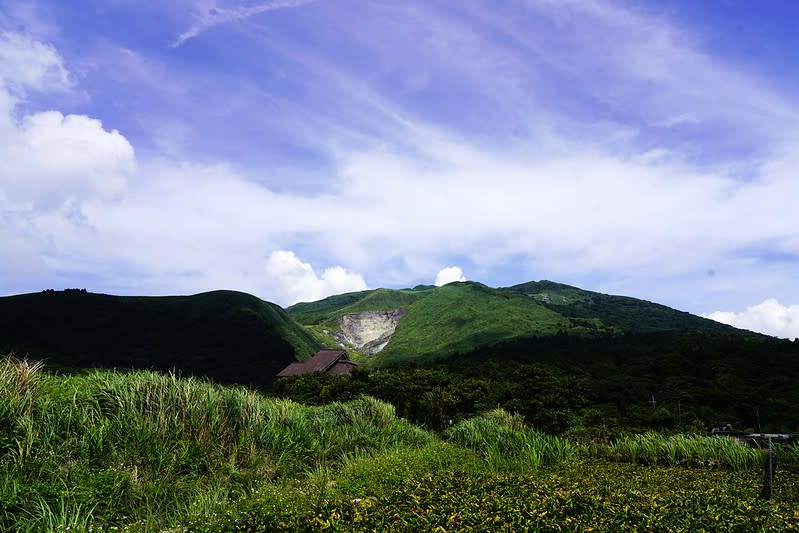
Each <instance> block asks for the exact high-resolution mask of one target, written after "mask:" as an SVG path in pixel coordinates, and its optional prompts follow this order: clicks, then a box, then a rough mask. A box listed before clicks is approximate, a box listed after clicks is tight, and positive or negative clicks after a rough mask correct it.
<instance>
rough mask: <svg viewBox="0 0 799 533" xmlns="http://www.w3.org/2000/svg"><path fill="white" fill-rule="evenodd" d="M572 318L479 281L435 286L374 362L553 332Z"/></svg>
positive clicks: (423, 356)
mask: <svg viewBox="0 0 799 533" xmlns="http://www.w3.org/2000/svg"><path fill="white" fill-rule="evenodd" d="M567 326H568V321H567V320H565V319H564V318H563V317H562V316H560V315H558V314H557V313H554V312H552V311H550V310H549V309H547V308H545V307H543V306H541V305H538V304H537V303H535V302H532V301H530V299H529V298H525V297H524V296H521V295H516V294H508V293H506V292H504V291H501V290H498V289H491V288H489V287H486V286H485V285H481V284H479V283H453V284H450V285H445V286H443V287H439V288H437V289H435V291H433V292H432V293H431V294H430V295H429V296H427V297H426V298H422V299H420V300H418V301H417V302H416V303H415V304H414V305H411V306H409V307H408V308H407V310H406V314H405V317H404V318H403V319H402V320H401V321H400V323H399V325H398V326H397V330H396V332H395V333H394V335H393V336H392V337H391V341H390V342H389V344H388V346H387V347H386V348H385V349H384V350H383V351H382V352H380V354H379V355H378V356H375V357H374V359H372V360H370V361H369V363H370V364H371V365H377V366H384V365H389V364H393V363H404V362H410V361H423V360H429V359H433V358H440V357H441V356H443V355H447V354H453V353H457V352H465V351H469V350H472V349H474V348H476V347H479V346H485V345H491V344H495V343H497V342H499V341H502V340H506V339H510V338H514V337H518V336H522V335H529V334H531V333H532V332H535V333H537V334H540V335H548V334H553V333H555V332H557V331H558V330H560V329H562V328H565V327H567Z"/></svg>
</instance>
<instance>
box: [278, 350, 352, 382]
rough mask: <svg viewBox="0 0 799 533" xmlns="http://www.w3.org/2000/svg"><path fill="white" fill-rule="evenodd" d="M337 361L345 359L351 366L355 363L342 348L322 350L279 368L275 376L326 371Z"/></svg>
mask: <svg viewBox="0 0 799 533" xmlns="http://www.w3.org/2000/svg"><path fill="white" fill-rule="evenodd" d="M339 361H346V362H347V363H349V364H351V365H353V366H354V365H355V363H353V362H352V361H350V360H349V357H347V352H345V351H344V350H322V351H320V352H317V353H316V355H314V356H313V357H311V358H310V359H308V360H307V361H304V362H302V363H291V364H290V365H289V366H287V367H286V368H284V369H283V370H281V371H280V373H278V375H277V377H279V378H282V377H286V376H298V375H300V374H307V373H308V372H327V371H328V370H329V369H330V368H331V367H332V366H333V365H335V364H336V363H337V362H339Z"/></svg>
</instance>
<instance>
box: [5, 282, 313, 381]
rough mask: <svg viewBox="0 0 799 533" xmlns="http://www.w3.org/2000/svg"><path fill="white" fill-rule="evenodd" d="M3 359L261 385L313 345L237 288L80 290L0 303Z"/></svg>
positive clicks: (281, 314)
mask: <svg viewBox="0 0 799 533" xmlns="http://www.w3.org/2000/svg"><path fill="white" fill-rule="evenodd" d="M0 317H3V318H2V320H0V353H8V352H15V353H16V354H17V355H18V356H29V357H30V358H32V359H41V360H44V361H45V362H46V363H47V365H48V366H49V367H51V368H56V369H57V368H62V369H65V370H71V369H78V368H88V367H100V368H110V367H118V368H136V369H155V370H163V371H167V370H172V369H177V370H179V371H181V372H182V373H184V374H191V375H197V376H207V377H211V378H213V379H215V380H217V381H220V382H227V383H241V384H246V385H252V386H255V387H266V386H268V385H269V384H270V383H271V382H272V381H273V380H274V376H275V374H276V373H277V372H279V371H280V370H281V369H282V368H284V367H285V366H286V365H288V364H289V363H290V362H291V361H294V360H295V359H297V358H299V359H305V358H307V357H309V356H310V355H312V354H313V353H314V352H315V351H316V350H317V349H318V348H319V345H318V344H317V342H316V341H314V339H313V338H312V337H311V336H310V335H309V334H308V333H307V332H306V331H305V330H304V329H303V328H302V327H300V326H299V325H298V324H297V323H296V322H294V320H292V319H291V318H290V317H289V316H288V315H287V314H286V313H285V311H284V310H283V309H282V308H280V307H279V306H277V305H275V304H272V303H269V302H265V301H263V300H260V299H258V298H256V297H255V296H251V295H249V294H244V293H240V292H233V291H214V292H208V293H203V294H197V295H194V296H167V297H127V296H110V295H106V294H93V293H87V292H85V291H80V290H66V291H58V292H56V291H44V292H42V293H35V294H23V295H19V296H9V297H2V298H0Z"/></svg>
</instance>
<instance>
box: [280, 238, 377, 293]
mask: <svg viewBox="0 0 799 533" xmlns="http://www.w3.org/2000/svg"><path fill="white" fill-rule="evenodd" d="M266 273H267V275H268V276H270V277H271V280H272V281H271V283H270V282H267V283H270V284H271V285H272V291H273V292H272V293H271V294H272V295H273V296H272V298H274V299H275V301H277V302H279V303H281V304H283V305H291V304H294V303H297V302H311V301H315V300H320V299H322V298H325V297H327V296H330V295H332V294H341V293H344V292H352V291H361V290H365V289H366V288H367V287H366V282H365V281H364V279H363V276H361V275H360V274H357V273H355V272H350V271H348V270H346V269H344V268H343V267H340V266H334V267H330V268H327V269H325V271H324V272H323V273H322V275H321V276H319V275H317V274H316V272H315V271H314V269H313V267H312V266H311V265H309V264H308V263H303V262H302V261H300V259H299V258H298V257H297V256H296V255H294V252H290V251H284V250H280V251H276V252H273V253H272V254H271V255H270V256H269V259H267V261H266Z"/></svg>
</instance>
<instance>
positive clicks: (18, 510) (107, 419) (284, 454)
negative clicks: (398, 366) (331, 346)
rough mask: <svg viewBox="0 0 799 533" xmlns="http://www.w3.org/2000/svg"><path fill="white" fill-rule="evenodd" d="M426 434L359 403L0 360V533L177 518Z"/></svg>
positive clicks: (370, 402) (382, 408) (414, 442)
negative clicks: (58, 372) (52, 371)
mask: <svg viewBox="0 0 799 533" xmlns="http://www.w3.org/2000/svg"><path fill="white" fill-rule="evenodd" d="M432 441H433V436H432V435H430V434H429V433H427V432H425V431H423V430H421V429H419V428H417V427H414V426H411V425H410V424H408V423H406V422H403V421H401V420H399V419H397V418H396V417H395V416H394V410H393V407H392V406H391V405H389V404H386V403H382V402H379V401H377V400H374V399H372V398H368V397H364V398H360V399H357V400H354V401H351V402H348V403H346V404H342V403H335V402H334V403H331V404H329V405H326V406H323V407H306V406H302V405H299V404H296V403H294V402H291V401H286V400H275V399H270V398H266V397H263V396H261V395H259V394H257V393H254V392H252V391H249V390H247V389H244V388H238V387H221V386H218V385H213V384H210V383H206V382H203V381H198V380H195V379H178V378H176V377H175V376H174V375H161V374H156V373H152V372H135V373H129V374H122V373H114V372H100V371H95V372H91V373H88V374H86V375H81V376H69V377H60V376H52V375H48V374H45V373H43V372H42V371H41V369H40V367H39V366H38V365H36V364H31V363H28V362H26V361H19V360H14V359H7V358H6V359H3V360H2V361H0V531H43V530H47V529H48V528H51V527H53V526H54V525H56V524H62V525H69V524H70V523H71V524H73V525H79V524H86V523H89V522H95V523H97V524H101V525H104V526H106V527H110V526H112V525H115V526H118V525H122V524H123V523H126V522H134V521H138V520H143V521H146V522H147V523H148V524H149V523H151V524H152V525H153V528H155V527H156V526H157V525H158V524H168V523H170V522H174V521H178V522H180V521H183V520H187V519H188V518H190V517H191V516H193V515H194V514H196V513H197V512H200V511H205V510H208V509H209V508H213V507H214V506H215V505H217V504H220V503H221V504H224V503H226V502H228V501H230V500H236V499H240V498H242V497H244V496H246V495H247V494H249V493H251V492H252V491H254V490H256V489H258V488H259V487H262V486H264V485H266V484H270V483H273V482H276V481H279V480H283V479H291V478H295V477H298V476H304V475H305V474H306V473H307V472H308V471H310V470H313V469H314V468H327V467H331V466H333V465H335V464H336V463H338V462H340V461H342V460H343V459H345V458H346V457H347V456H348V454H352V453H362V454H365V453H372V452H378V451H383V450H387V449H392V448H397V447H408V446H410V447H418V446H422V445H424V444H427V443H430V442H432Z"/></svg>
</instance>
